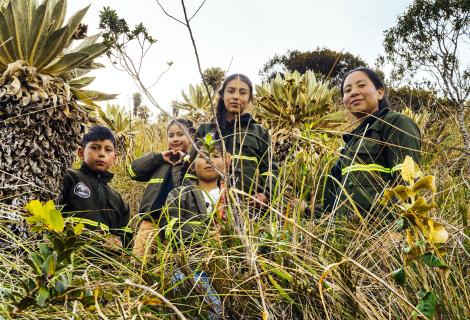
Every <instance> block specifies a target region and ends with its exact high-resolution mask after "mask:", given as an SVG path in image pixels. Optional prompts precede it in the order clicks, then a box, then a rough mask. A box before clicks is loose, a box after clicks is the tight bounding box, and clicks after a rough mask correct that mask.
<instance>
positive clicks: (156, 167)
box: [128, 152, 192, 219]
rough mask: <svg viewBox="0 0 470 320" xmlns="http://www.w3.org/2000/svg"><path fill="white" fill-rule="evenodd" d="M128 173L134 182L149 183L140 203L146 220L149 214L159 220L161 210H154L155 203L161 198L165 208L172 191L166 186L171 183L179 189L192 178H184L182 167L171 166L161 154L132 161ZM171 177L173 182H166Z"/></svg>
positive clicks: (140, 211) (140, 208) (153, 154)
mask: <svg viewBox="0 0 470 320" xmlns="http://www.w3.org/2000/svg"><path fill="white" fill-rule="evenodd" d="M128 172H129V175H130V177H131V178H132V179H133V180H136V181H141V182H147V187H146V188H145V191H144V195H143V196H142V201H141V203H140V207H139V214H141V215H143V217H144V218H146V217H147V218H150V217H148V214H150V215H151V216H152V218H153V219H158V218H159V212H160V210H159V209H160V208H157V210H152V207H153V206H154V203H155V201H156V200H157V199H158V198H159V197H160V199H159V200H162V203H161V204H162V206H163V205H164V204H165V201H166V197H167V196H168V193H169V191H171V190H168V188H165V186H167V184H168V183H170V185H171V186H172V187H178V186H180V185H181V183H182V182H183V179H185V178H186V179H191V178H192V176H191V175H185V176H183V174H182V172H181V165H176V166H171V165H170V164H168V163H166V162H164V161H163V156H162V154H161V153H154V152H150V153H147V154H145V155H144V156H142V157H141V158H139V159H137V160H134V161H132V163H131V164H130V166H129V167H128ZM169 172H171V175H169V174H168V173H169ZM169 177H171V179H172V181H171V182H170V181H168V180H166V179H168V178H169ZM161 193H166V194H161ZM161 197H163V198H161Z"/></svg>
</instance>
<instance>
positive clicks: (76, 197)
mask: <svg viewBox="0 0 470 320" xmlns="http://www.w3.org/2000/svg"><path fill="white" fill-rule="evenodd" d="M112 178H113V174H112V173H110V172H108V171H106V172H103V173H98V172H95V171H93V170H92V169H91V168H90V167H88V166H87V165H86V164H85V163H83V164H82V166H81V167H80V169H79V170H75V169H69V170H67V172H66V173H65V176H64V179H63V184H62V192H61V196H60V200H59V204H60V205H63V208H62V213H63V214H64V216H66V217H69V219H71V220H75V221H76V222H80V223H83V224H85V225H86V226H87V228H90V229H100V230H104V231H109V232H110V233H111V234H114V235H116V236H119V237H121V241H122V243H123V245H125V246H127V244H129V242H130V240H131V239H132V234H131V231H130V229H129V228H128V227H127V224H128V223H129V215H130V211H129V206H128V205H127V203H125V202H124V200H123V199H122V197H121V195H120V194H119V193H117V192H116V191H115V190H114V189H113V188H111V187H110V186H109V185H108V183H109V181H111V179H112Z"/></svg>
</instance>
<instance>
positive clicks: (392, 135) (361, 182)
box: [324, 109, 421, 213]
mask: <svg viewBox="0 0 470 320" xmlns="http://www.w3.org/2000/svg"><path fill="white" fill-rule="evenodd" d="M343 139H344V141H345V146H344V148H343V149H342V152H341V156H340V159H339V160H338V161H337V162H336V164H335V165H334V166H333V168H332V170H331V173H330V176H331V177H330V178H329V179H328V180H327V183H326V188H325V199H324V207H325V209H326V210H328V211H330V210H332V208H333V206H334V204H335V201H337V200H338V201H337V204H338V205H339V206H340V207H339V208H340V209H339V210H340V212H343V213H345V212H347V211H350V209H351V207H350V201H348V200H347V197H346V194H345V192H344V191H343V192H341V190H340V187H339V185H338V182H339V183H341V184H342V185H343V186H344V188H345V191H346V193H347V194H349V195H351V197H352V199H353V200H354V203H355V205H356V206H357V208H358V209H359V211H361V212H363V213H367V212H368V211H370V209H371V208H372V206H373V204H374V203H375V201H376V200H377V198H378V197H379V195H380V194H381V193H382V191H383V189H384V188H385V187H390V186H391V185H393V184H394V183H395V182H396V180H397V178H398V177H399V176H400V172H401V164H402V163H403V161H404V159H405V157H406V156H410V157H412V158H413V160H414V161H415V162H416V163H419V161H420V150H421V134H420V131H419V128H418V127H417V125H416V124H415V123H414V122H413V121H412V120H411V119H410V118H408V117H406V116H404V115H402V114H401V113H397V112H394V111H391V110H389V109H382V110H379V111H377V112H376V113H374V114H372V115H371V116H369V117H368V118H367V119H365V120H364V121H363V122H362V123H361V124H360V125H359V127H357V128H356V129H355V130H354V131H353V132H351V133H350V134H345V135H344V136H343ZM333 178H334V179H336V180H338V182H336V181H334V179H333ZM340 194H341V197H340V198H339V199H337V198H338V197H339V195H340Z"/></svg>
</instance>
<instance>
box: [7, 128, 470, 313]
mask: <svg viewBox="0 0 470 320" xmlns="http://www.w3.org/2000/svg"><path fill="white" fill-rule="evenodd" d="M442 121H445V120H439V121H436V123H434V124H432V125H430V127H429V128H427V129H426V131H425V132H424V133H425V134H424V142H425V143H424V153H423V163H422V165H421V167H422V169H423V170H424V171H425V172H426V174H432V175H435V176H436V178H437V184H438V196H437V199H436V201H437V203H438V208H437V209H435V211H434V216H435V217H436V218H437V219H438V220H439V221H441V222H442V223H444V224H445V226H446V229H447V230H448V231H449V233H450V240H449V241H448V242H447V243H446V249H447V255H446V256H445V262H446V264H447V265H448V266H449V267H450V273H449V275H446V274H444V273H443V272H439V271H438V272H436V271H435V270H431V268H429V267H426V266H424V267H418V266H410V268H408V269H407V281H406V284H405V285H403V286H400V285H398V284H396V283H395V282H394V280H393V276H392V274H393V272H394V271H395V270H396V269H398V268H399V267H400V266H401V265H402V264H403V253H402V248H403V245H404V239H403V235H402V234H400V233H399V232H397V231H396V225H395V221H394V219H393V218H392V219H390V218H385V217H386V216H387V213H388V212H386V211H385V210H389V209H383V210H384V211H382V212H379V213H377V214H375V215H369V216H367V217H365V220H364V221H363V222H359V221H351V220H350V221H347V220H341V219H336V218H335V219H331V217H330V216H329V215H323V216H321V215H320V216H315V215H314V214H312V213H308V212H306V211H305V210H304V206H303V205H302V200H305V202H306V203H307V205H308V206H310V207H311V209H313V208H314V205H315V204H317V202H318V199H319V193H320V190H321V188H322V181H323V179H322V176H324V175H325V173H326V172H327V169H328V165H329V163H330V162H331V156H330V155H329V153H325V154H322V155H316V156H315V157H313V156H311V155H310V157H309V155H306V156H305V157H304V158H303V159H301V160H298V161H293V162H286V163H283V164H282V165H281V170H280V174H279V180H278V183H277V187H276V189H275V190H276V191H275V194H274V196H273V199H272V201H271V206H270V207H265V208H264V209H263V210H255V209H254V208H250V207H249V206H248V205H247V204H245V203H243V201H242V202H241V203H240V205H239V206H236V207H233V208H232V209H233V210H230V209H227V212H229V222H223V221H216V219H215V220H214V221H212V223H210V224H209V225H208V226H207V229H206V232H204V233H203V234H202V235H201V236H199V237H197V238H194V239H193V241H192V243H190V244H188V245H186V246H183V247H180V248H179V250H175V249H174V247H173V246H172V244H171V242H164V243H162V242H161V241H159V239H157V236H156V235H155V241H154V243H153V245H152V247H151V248H149V252H148V254H147V255H146V256H145V257H144V258H138V257H135V256H133V255H132V253H131V252H129V251H128V250H123V251H121V252H119V253H116V252H113V251H109V250H103V249H99V246H100V244H101V243H103V242H104V241H105V240H104V239H103V236H102V235H99V234H95V235H93V236H92V237H91V238H92V239H94V240H90V241H89V242H88V243H87V245H85V246H84V247H83V248H82V249H80V250H77V252H76V258H75V259H74V265H73V273H74V274H76V275H79V276H81V277H82V278H83V279H84V282H83V284H81V285H80V286H79V287H78V288H77V290H79V289H85V290H91V292H93V293H94V299H95V300H96V303H94V304H93V305H92V307H88V309H87V308H85V307H84V305H83V304H82V303H81V302H69V301H62V302H61V303H59V304H50V303H47V304H46V305H45V306H44V307H39V306H32V307H29V308H27V309H26V310H21V312H20V311H19V310H18V309H15V308H14V307H12V301H11V300H9V298H7V295H5V294H3V293H1V292H6V291H15V292H18V294H19V295H20V296H21V294H23V293H24V289H23V288H22V287H21V286H20V285H19V280H20V279H22V278H23V277H25V276H27V275H28V274H30V273H31V269H30V267H29V266H28V265H27V264H26V263H25V257H26V255H27V254H28V253H29V252H32V251H35V250H38V247H37V245H38V243H39V242H43V241H45V240H41V239H39V240H38V239H20V238H18V237H17V236H16V235H15V234H13V233H11V232H9V231H8V230H7V229H6V228H4V227H0V233H1V234H2V238H4V239H8V242H9V243H11V248H9V249H2V252H1V254H0V279H1V280H0V281H1V285H0V286H1V287H0V288H1V291H0V304H2V307H1V308H0V315H1V316H3V317H4V318H6V319H7V318H15V317H16V318H24V319H51V318H56V319H96V318H102V319H116V318H123V319H174V318H177V317H178V316H176V315H175V312H174V310H175V308H176V309H178V310H179V311H180V312H181V313H182V314H183V315H184V317H186V318H187V319H201V318H206V317H207V316H208V314H209V313H210V310H211V308H212V306H211V304H210V303H209V302H208V300H207V299H205V298H204V296H205V291H204V290H203V289H202V288H201V287H200V286H199V285H198V284H196V283H195V282H194V279H193V277H192V276H191V275H192V273H193V272H195V271H197V270H205V271H206V272H207V273H208V274H209V275H210V278H211V280H212V284H213V287H214V288H215V290H216V291H217V292H218V293H219V294H220V297H221V300H222V303H223V306H224V310H225V317H226V318H227V319H260V318H262V317H263V316H266V315H269V316H270V317H271V318H273V319H408V318H410V317H411V314H412V313H413V310H414V306H416V305H417V304H418V296H417V295H418V293H419V291H420V290H423V289H425V290H429V289H431V288H432V289H433V290H434V292H435V293H436V295H437V297H438V310H437V313H436V316H435V318H436V319H465V318H468V317H469V311H470V279H469V272H468V271H469V270H470V259H469V258H470V239H469V231H468V216H469V207H470V191H469V190H470V188H469V181H468V180H469V179H468V177H469V175H468V170H469V169H468V160H467V159H465V158H463V157H461V153H459V150H458V149H456V148H455V141H456V137H455V136H453V135H454V134H455V132H456V131H455V130H456V128H455V126H454V125H453V124H452V123H451V124H448V125H446V127H445V129H444V130H445V131H444V132H437V131H438V130H439V128H440V127H441V125H442ZM446 134H449V136H448V137H446V139H444V141H442V142H440V143H436V137H439V136H442V135H446ZM164 136H165V129H164V125H162V124H160V125H149V126H146V127H145V128H142V130H138V133H137V134H136V135H135V136H134V137H133V141H132V143H131V144H130V149H129V151H130V154H131V157H130V158H129V159H127V160H122V161H120V162H118V164H117V165H116V167H115V168H114V169H113V172H114V173H115V175H116V176H115V179H114V180H113V186H114V187H115V188H116V189H118V190H119V191H120V192H121V193H122V194H123V196H124V197H125V199H126V200H127V201H129V203H130V204H131V208H132V211H133V212H136V211H137V208H138V203H139V201H140V198H141V196H142V191H143V188H144V186H143V185H142V184H139V183H135V182H132V181H131V180H130V179H129V178H128V176H127V168H126V166H127V165H128V162H129V161H130V159H131V158H132V157H135V158H137V157H139V156H141V155H142V154H143V153H145V152H148V151H159V150H163V149H164V148H165V143H164V141H165V138H164ZM331 143H332V145H334V144H337V141H332V142H331ZM462 159H464V160H462ZM465 161H467V163H465ZM302 166H305V167H302ZM302 170H303V171H302ZM231 196H232V197H233V198H237V197H239V196H240V195H239V194H238V193H237V192H236V190H232V191H231ZM240 199H242V197H240ZM235 211H236V214H238V215H239V216H240V217H241V221H242V225H243V227H242V229H241V230H235V229H234V227H233V224H231V223H230V221H231V220H230V212H235ZM7 213H15V214H20V215H24V214H26V213H25V212H24V210H23V209H21V208H11V207H6V206H4V205H0V217H1V219H2V222H7V221H10V222H11V219H12V218H11V214H7ZM391 216H392V217H397V215H396V213H394V212H392V213H391ZM136 224H137V221H136V223H135V224H134V225H136ZM88 233H91V232H86V234H88ZM18 246H19V247H20V248H21V249H17V247H18ZM176 269H179V270H181V271H182V272H183V273H185V274H186V275H187V278H186V279H185V280H183V281H179V282H175V281H174V279H172V275H173V274H174V271H175V270H176ZM69 271H70V272H72V267H71V269H70V270H69ZM157 293H158V295H157ZM163 297H164V298H165V299H162V298H163Z"/></svg>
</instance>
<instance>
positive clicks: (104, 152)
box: [78, 139, 116, 172]
mask: <svg viewBox="0 0 470 320" xmlns="http://www.w3.org/2000/svg"><path fill="white" fill-rule="evenodd" d="M78 156H79V157H80V159H81V160H83V161H85V163H86V164H87V165H88V166H89V167H90V168H91V169H92V170H94V171H96V172H105V171H106V170H108V169H109V167H111V166H112V165H113V164H114V161H115V160H116V152H115V151H114V145H113V143H112V142H111V140H108V139H107V140H96V141H90V142H88V143H87V145H86V146H85V148H82V147H80V148H79V149H78Z"/></svg>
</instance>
